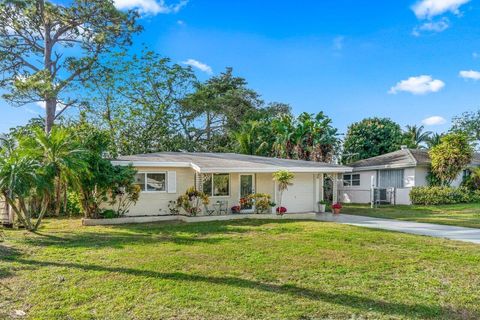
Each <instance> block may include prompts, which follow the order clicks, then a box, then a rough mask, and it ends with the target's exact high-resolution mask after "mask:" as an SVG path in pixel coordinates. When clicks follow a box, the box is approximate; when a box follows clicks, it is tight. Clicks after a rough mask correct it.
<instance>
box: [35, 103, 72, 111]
mask: <svg viewBox="0 0 480 320" xmlns="http://www.w3.org/2000/svg"><path fill="white" fill-rule="evenodd" d="M34 104H35V105H36V106H37V107H40V108H42V109H44V110H45V108H46V107H45V101H37V102H35V103H34ZM63 108H65V104H64V103H62V102H60V101H58V102H57V110H56V111H57V112H58V111H61V110H62V109H63Z"/></svg>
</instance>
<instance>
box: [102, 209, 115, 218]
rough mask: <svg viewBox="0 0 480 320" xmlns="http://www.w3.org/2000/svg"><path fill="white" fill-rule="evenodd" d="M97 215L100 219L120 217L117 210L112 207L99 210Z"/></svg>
mask: <svg viewBox="0 0 480 320" xmlns="http://www.w3.org/2000/svg"><path fill="white" fill-rule="evenodd" d="M99 216H100V218H101V219H114V218H119V217H120V215H119V214H118V212H117V211H115V210H112V209H107V210H103V211H100V213H99Z"/></svg>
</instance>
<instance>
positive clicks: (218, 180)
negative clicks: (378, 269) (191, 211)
mask: <svg viewBox="0 0 480 320" xmlns="http://www.w3.org/2000/svg"><path fill="white" fill-rule="evenodd" d="M112 163H113V164H114V165H132V166H133V167H134V168H135V169H136V170H137V171H138V172H137V176H136V181H137V183H138V185H139V186H140V188H141V190H142V192H141V194H140V199H139V201H138V202H137V203H136V204H135V205H134V206H132V208H131V209H130V211H129V213H128V216H148V215H162V214H169V209H168V204H169V201H174V200H176V199H177V198H178V197H179V196H180V195H182V194H184V193H185V191H186V190H187V189H188V188H190V187H195V188H196V189H197V190H200V191H203V192H204V193H206V194H207V195H208V196H210V202H211V203H215V202H216V201H222V202H223V203H228V205H227V206H228V208H230V207H232V206H235V205H238V204H239V201H240V198H243V197H245V196H247V195H249V194H252V193H266V194H269V195H271V197H272V201H274V202H275V203H277V204H278V200H279V199H278V198H279V195H278V192H277V186H276V183H275V182H274V181H273V176H272V174H273V173H274V172H277V171H279V170H288V171H289V172H292V173H294V175H295V178H294V180H293V185H292V186H290V187H289V188H288V190H287V191H286V192H285V193H284V195H283V198H282V206H284V207H286V208H287V210H288V212H291V213H303V212H313V211H316V210H317V207H318V206H317V203H318V201H320V200H322V199H323V196H324V190H323V185H324V183H323V180H324V178H325V177H327V176H328V177H329V179H332V180H333V181H336V180H337V177H338V176H339V175H342V174H344V173H347V172H351V171H352V168H350V167H347V166H342V165H336V164H330V163H321V162H311V161H303V160H287V159H277V158H268V157H259V156H249V155H242V154H234V153H200V152H192V153H189V152H159V153H151V154H139V155H132V156H121V157H119V158H117V159H115V160H114V161H112ZM336 185H337V184H336V183H334V186H336ZM335 188H336V187H335ZM334 194H337V192H334ZM335 200H336V199H335ZM252 211H253V209H252V208H245V209H244V212H245V213H248V212H252ZM272 212H273V211H272Z"/></svg>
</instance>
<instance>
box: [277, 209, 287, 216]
mask: <svg viewBox="0 0 480 320" xmlns="http://www.w3.org/2000/svg"><path fill="white" fill-rule="evenodd" d="M285 213H287V208H285V207H277V214H278V215H280V216H283V215H284V214H285Z"/></svg>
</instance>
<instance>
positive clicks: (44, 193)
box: [0, 151, 53, 231]
mask: <svg viewBox="0 0 480 320" xmlns="http://www.w3.org/2000/svg"><path fill="white" fill-rule="evenodd" d="M52 191H53V176H52V175H49V174H48V172H47V171H46V170H44V168H43V167H42V165H41V163H40V162H39V161H37V160H36V159H34V158H31V157H26V156H20V155H19V154H18V151H17V152H14V153H13V154H10V155H9V156H7V157H4V155H0V194H1V195H2V197H3V198H4V199H5V201H6V202H7V203H8V205H9V206H10V207H11V208H12V210H13V212H14V213H15V215H16V217H17V219H18V221H19V222H20V223H21V224H22V225H23V226H24V227H25V228H26V229H27V230H30V231H35V230H37V229H38V227H39V226H40V223H41V221H42V218H43V216H44V215H45V212H46V211H47V208H48V203H49V200H50V197H51V193H52ZM35 216H37V218H36V221H35Z"/></svg>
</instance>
